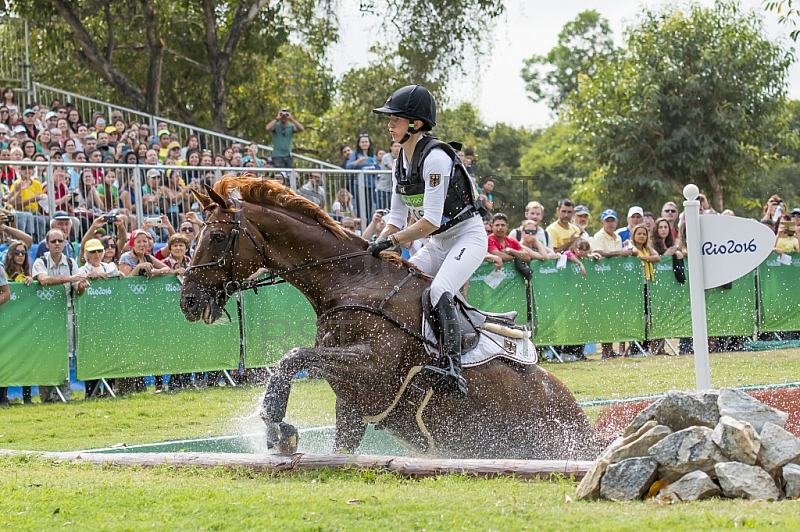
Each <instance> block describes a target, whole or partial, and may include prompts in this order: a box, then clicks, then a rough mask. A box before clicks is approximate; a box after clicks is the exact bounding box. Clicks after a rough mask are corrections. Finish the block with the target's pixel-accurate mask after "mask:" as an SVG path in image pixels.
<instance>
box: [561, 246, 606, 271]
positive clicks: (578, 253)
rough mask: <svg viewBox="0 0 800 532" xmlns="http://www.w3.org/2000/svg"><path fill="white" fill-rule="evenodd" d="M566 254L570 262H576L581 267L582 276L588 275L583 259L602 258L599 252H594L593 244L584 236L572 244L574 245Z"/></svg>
mask: <svg viewBox="0 0 800 532" xmlns="http://www.w3.org/2000/svg"><path fill="white" fill-rule="evenodd" d="M564 254H565V255H566V256H567V260H568V261H569V262H574V263H575V264H577V265H578V266H579V267H580V269H581V277H586V267H585V266H584V265H583V262H581V259H594V260H600V258H601V257H600V255H598V254H597V253H592V246H591V244H589V241H588V240H584V239H583V238H581V239H580V240H577V241H576V242H575V243H574V244H572V247H571V248H569V249H568V250H567V251H566V252H565V253H564Z"/></svg>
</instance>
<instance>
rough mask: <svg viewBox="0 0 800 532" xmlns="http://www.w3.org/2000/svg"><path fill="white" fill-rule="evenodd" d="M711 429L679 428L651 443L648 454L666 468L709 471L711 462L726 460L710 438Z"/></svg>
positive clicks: (675, 471)
mask: <svg viewBox="0 0 800 532" xmlns="http://www.w3.org/2000/svg"><path fill="white" fill-rule="evenodd" d="M713 432H714V431H713V430H711V429H710V428H708V427H691V428H688V429H683V430H679V431H678V432H675V433H672V434H670V435H669V436H667V437H666V438H664V439H663V440H661V441H660V442H658V443H657V444H655V445H653V446H652V447H650V450H649V453H650V456H652V457H653V458H654V459H655V460H656V461H657V462H658V463H659V464H661V465H662V466H664V467H665V468H666V469H668V470H670V471H672V472H674V473H678V474H680V475H685V474H686V473H689V472H691V471H704V472H706V473H709V474H712V473H713V472H714V464H716V463H717V462H727V461H728V458H727V457H726V456H725V455H724V454H722V451H720V449H719V447H717V444H716V443H714V442H713V441H712V439H711V435H712V434H713Z"/></svg>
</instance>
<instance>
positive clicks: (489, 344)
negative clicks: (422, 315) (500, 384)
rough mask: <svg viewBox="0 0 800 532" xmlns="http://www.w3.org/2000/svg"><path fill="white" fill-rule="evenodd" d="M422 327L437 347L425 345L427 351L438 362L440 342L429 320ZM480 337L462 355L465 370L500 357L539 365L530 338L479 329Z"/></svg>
mask: <svg viewBox="0 0 800 532" xmlns="http://www.w3.org/2000/svg"><path fill="white" fill-rule="evenodd" d="M422 327H423V329H424V333H425V337H426V338H428V339H429V340H431V341H432V342H433V343H434V344H435V345H436V347H432V346H431V345H429V344H425V349H426V351H428V354H430V355H431V356H433V357H434V358H435V359H436V360H438V359H439V347H438V346H439V340H438V339H437V338H436V335H435V334H434V332H433V328H432V327H431V326H430V324H429V323H428V321H427V320H422ZM478 335H479V339H478V343H477V344H476V345H475V347H473V348H472V349H471V350H470V351H468V352H466V353H464V354H462V355H461V365H462V366H463V367H465V368H471V367H475V366H480V365H481V364H485V363H487V362H489V361H490V360H494V359H495V358H498V357H502V358H507V359H508V360H513V361H514V362H517V363H519V364H538V362H539V355H538V354H537V353H536V347H534V345H533V342H531V341H530V339H528V338H520V339H514V338H506V337H504V336H500V335H499V334H495V333H493V332H489V331H487V330H485V329H478Z"/></svg>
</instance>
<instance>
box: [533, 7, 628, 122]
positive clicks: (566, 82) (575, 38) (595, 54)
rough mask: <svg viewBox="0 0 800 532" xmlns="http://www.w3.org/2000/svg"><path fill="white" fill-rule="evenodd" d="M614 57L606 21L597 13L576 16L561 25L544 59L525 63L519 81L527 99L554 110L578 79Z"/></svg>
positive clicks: (576, 84)
mask: <svg viewBox="0 0 800 532" xmlns="http://www.w3.org/2000/svg"><path fill="white" fill-rule="evenodd" d="M614 53H615V49H614V39H613V35H612V32H611V28H610V27H609V25H608V20H607V19H605V18H604V17H601V16H600V14H599V13H598V12H597V11H594V10H589V11H583V12H582V13H580V14H579V15H578V16H577V18H575V20H572V21H570V22H568V23H567V24H565V25H564V28H563V29H562V30H561V33H559V34H558V45H556V47H555V48H553V49H552V50H550V51H549V52H548V53H547V55H545V56H541V55H534V56H533V57H531V58H529V59H526V60H525V66H524V67H523V68H522V79H523V80H524V81H525V90H527V91H528V98H530V99H531V100H533V101H534V102H539V101H546V102H547V105H548V106H550V108H551V109H553V110H556V109H558V107H559V106H561V104H562V103H564V101H565V100H566V99H567V97H568V96H569V95H570V94H571V93H572V92H573V91H574V90H575V89H577V88H578V81H579V79H580V76H592V75H593V74H594V72H595V69H596V68H597V65H598V64H600V63H602V62H604V61H607V60H608V59H610V58H611V57H612V56H613V55H614Z"/></svg>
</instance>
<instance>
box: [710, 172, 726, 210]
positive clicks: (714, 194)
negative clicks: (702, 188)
mask: <svg viewBox="0 0 800 532" xmlns="http://www.w3.org/2000/svg"><path fill="white" fill-rule="evenodd" d="M706 175H707V176H708V184H709V186H710V188H711V190H709V191H708V192H709V195H708V203H709V205H710V206H711V208H712V209H714V210H715V211H717V212H722V211H723V209H724V207H723V202H722V196H723V194H722V192H723V186H722V180H721V179H720V178H719V177H718V176H717V174H716V172H714V169H713V168H709V169H707V170H706Z"/></svg>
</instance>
